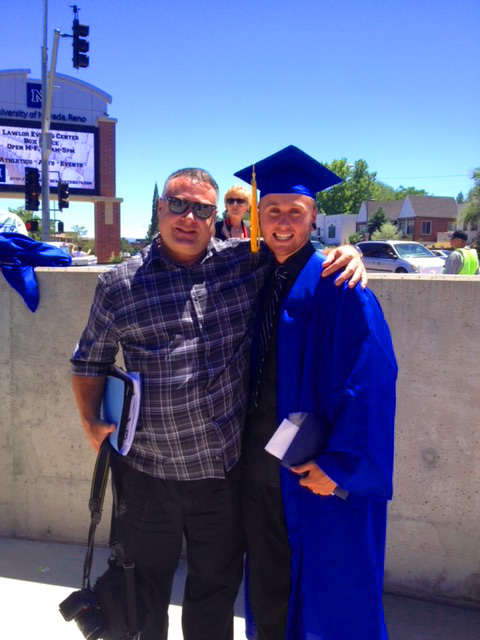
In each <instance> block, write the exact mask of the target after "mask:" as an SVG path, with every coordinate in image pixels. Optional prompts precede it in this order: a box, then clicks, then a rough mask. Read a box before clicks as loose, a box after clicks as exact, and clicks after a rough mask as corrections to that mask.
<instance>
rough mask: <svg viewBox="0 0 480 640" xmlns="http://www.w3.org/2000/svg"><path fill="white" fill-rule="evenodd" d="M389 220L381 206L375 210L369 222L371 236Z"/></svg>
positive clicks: (368, 228)
mask: <svg viewBox="0 0 480 640" xmlns="http://www.w3.org/2000/svg"><path fill="white" fill-rule="evenodd" d="M386 222H387V216H386V215H385V211H384V210H383V209H382V207H380V208H379V209H377V210H376V211H375V213H374V214H373V215H372V216H370V218H369V219H368V223H367V231H368V235H369V237H372V234H373V233H375V231H378V229H380V227H381V226H382V225H383V224H385V223H386Z"/></svg>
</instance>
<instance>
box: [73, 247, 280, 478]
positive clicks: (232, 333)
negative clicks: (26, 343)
mask: <svg viewBox="0 0 480 640" xmlns="http://www.w3.org/2000/svg"><path fill="white" fill-rule="evenodd" d="M270 264H271V263H270V258H269V256H268V254H266V253H264V252H260V253H257V254H252V253H251V252H250V248H249V243H248V242H245V241H241V240H229V241H227V242H220V241H218V240H212V241H211V243H210V244H209V247H208V250H207V253H206V255H205V257H204V258H203V259H202V260H201V261H199V262H198V263H197V264H195V265H193V266H191V267H184V266H181V265H178V264H176V263H174V262H172V261H171V260H169V259H168V258H166V257H165V256H164V255H163V254H162V252H161V251H160V250H159V248H158V247H157V245H156V244H155V243H153V244H152V245H151V246H150V247H147V248H146V249H145V250H143V251H142V252H141V254H139V255H138V256H135V257H133V258H131V259H130V260H129V261H128V262H125V263H123V264H122V265H120V266H119V267H118V268H116V269H112V270H111V271H108V272H106V273H104V274H102V275H101V276H100V277H99V282H98V285H97V288H96V291H95V296H94V300H93V304H92V308H91V312H90V317H89V320H88V324H87V326H86V328H85V330H84V332H83V334H82V336H81V338H80V341H79V343H78V344H77V346H76V348H75V351H74V354H73V356H72V358H71V362H72V372H73V373H74V374H75V375H80V376H103V375H105V374H106V373H107V372H108V370H109V367H110V365H111V364H112V363H113V362H114V360H115V355H116V353H117V351H118V347H119V345H121V347H122V350H123V356H124V360H125V365H126V368H127V370H128V371H138V372H140V375H141V380H142V402H141V409H140V416H139V421H138V426H137V433H136V435H135V440H134V443H133V446H132V448H131V450H130V452H129V454H128V455H127V457H126V462H127V463H128V464H130V465H131V466H133V467H134V468H136V469H139V470H141V471H144V472H146V473H148V474H150V475H152V476H156V477H159V478H165V479H174V480H196V479H202V478H223V477H224V475H225V470H227V471H228V470H229V469H231V468H232V467H233V465H234V464H235V463H236V462H237V460H238V459H239V456H240V445H241V436H242V429H243V423H244V418H245V411H246V404H247V392H248V364H249V350H250V339H251V332H252V328H253V322H254V316H255V310H256V298H257V294H258V292H259V289H260V287H261V286H262V285H263V283H264V281H265V276H266V274H267V273H268V270H269V268H270Z"/></svg>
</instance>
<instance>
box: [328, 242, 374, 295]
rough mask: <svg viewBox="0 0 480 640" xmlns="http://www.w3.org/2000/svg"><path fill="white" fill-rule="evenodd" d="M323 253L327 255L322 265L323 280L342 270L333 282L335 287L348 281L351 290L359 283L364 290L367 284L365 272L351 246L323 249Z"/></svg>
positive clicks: (360, 260)
mask: <svg viewBox="0 0 480 640" xmlns="http://www.w3.org/2000/svg"><path fill="white" fill-rule="evenodd" d="M324 253H325V254H326V255H327V258H326V260H325V262H324V263H323V273H322V276H323V277H324V278H326V277H327V276H330V275H332V273H335V272H336V271H338V270H339V269H342V268H343V271H342V273H341V274H340V275H339V276H338V278H336V280H335V284H336V285H337V286H340V285H342V284H343V283H344V282H346V281H347V280H349V282H348V286H349V287H350V288H351V289H353V287H354V286H355V285H356V284H358V283H359V282H360V284H361V287H362V289H365V287H366V286H367V282H368V277H367V271H366V269H365V265H364V264H363V261H362V256H361V255H360V252H359V251H358V250H357V249H356V248H355V247H354V246H353V245H351V244H344V245H341V246H340V247H336V248H335V249H325V251H324Z"/></svg>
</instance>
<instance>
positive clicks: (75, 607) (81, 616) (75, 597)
mask: <svg viewBox="0 0 480 640" xmlns="http://www.w3.org/2000/svg"><path fill="white" fill-rule="evenodd" d="M59 608H60V613H61V614H62V616H63V617H64V619H65V620H66V621H67V622H70V620H75V622H76V623H77V625H78V628H79V629H80V631H81V632H82V634H83V637H84V638H86V640H99V638H101V637H102V633H103V630H104V623H103V619H102V614H101V611H100V607H99V606H98V601H97V598H96V595H95V592H94V591H93V590H92V589H87V588H83V589H80V590H79V591H74V592H73V593H71V594H70V595H69V596H68V598H66V599H65V600H64V601H63V602H61V603H60V605H59Z"/></svg>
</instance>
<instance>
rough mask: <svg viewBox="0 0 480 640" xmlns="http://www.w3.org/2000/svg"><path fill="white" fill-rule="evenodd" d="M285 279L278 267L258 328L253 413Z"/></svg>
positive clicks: (252, 400) (252, 398) (286, 276)
mask: <svg viewBox="0 0 480 640" xmlns="http://www.w3.org/2000/svg"><path fill="white" fill-rule="evenodd" d="M287 279H288V272H287V270H286V269H285V267H284V266H283V265H280V266H279V267H277V268H276V269H275V272H274V283H273V288H272V290H271V292H270V298H269V299H267V301H266V304H265V307H264V312H263V318H262V324H261V326H260V334H259V336H258V355H257V370H256V372H255V382H254V385H253V392H252V397H251V401H250V411H253V410H254V409H255V407H256V406H257V400H258V392H259V388H260V379H261V377H262V369H263V363H264V362H265V356H266V355H267V351H268V345H269V342H270V338H271V337H272V331H273V326H274V324H275V321H276V319H277V314H278V307H279V301H280V298H281V295H282V292H283V290H284V288H285V284H286V282H287Z"/></svg>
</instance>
